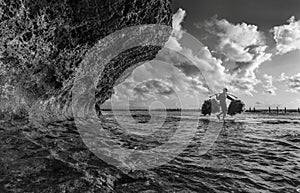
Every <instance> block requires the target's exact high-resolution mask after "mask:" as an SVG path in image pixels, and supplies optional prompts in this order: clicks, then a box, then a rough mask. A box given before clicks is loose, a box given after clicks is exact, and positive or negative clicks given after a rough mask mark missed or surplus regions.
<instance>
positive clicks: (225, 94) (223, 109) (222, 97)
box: [216, 88, 237, 121]
mask: <svg viewBox="0 0 300 193" xmlns="http://www.w3.org/2000/svg"><path fill="white" fill-rule="evenodd" d="M231 96H233V97H235V98H237V97H236V96H234V95H232V94H229V93H228V89H227V88H224V89H223V92H222V93H219V94H216V98H217V99H218V100H219V101H220V106H221V113H220V114H218V115H217V118H218V119H219V120H220V116H221V115H222V114H223V121H225V117H226V114H227V103H226V99H227V98H228V99H229V100H234V99H233V98H231Z"/></svg>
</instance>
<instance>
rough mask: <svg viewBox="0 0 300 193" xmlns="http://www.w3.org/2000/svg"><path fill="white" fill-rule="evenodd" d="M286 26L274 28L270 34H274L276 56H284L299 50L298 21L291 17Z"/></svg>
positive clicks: (299, 26) (299, 27) (299, 31)
mask: <svg viewBox="0 0 300 193" xmlns="http://www.w3.org/2000/svg"><path fill="white" fill-rule="evenodd" d="M287 22H288V24H285V25H281V26H276V27H274V28H273V29H272V30H271V32H273V34H274V40H275V41H276V49H277V52H278V54H285V53H288V52H291V51H293V50H298V49H300V20H298V21H296V19H295V17H294V16H293V17H291V18H290V19H289V20H288V21H287Z"/></svg>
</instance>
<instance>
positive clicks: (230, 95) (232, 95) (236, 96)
mask: <svg viewBox="0 0 300 193" xmlns="http://www.w3.org/2000/svg"><path fill="white" fill-rule="evenodd" d="M227 94H228V95H230V96H233V97H235V98H238V97H237V96H234V95H233V94H231V93H227Z"/></svg>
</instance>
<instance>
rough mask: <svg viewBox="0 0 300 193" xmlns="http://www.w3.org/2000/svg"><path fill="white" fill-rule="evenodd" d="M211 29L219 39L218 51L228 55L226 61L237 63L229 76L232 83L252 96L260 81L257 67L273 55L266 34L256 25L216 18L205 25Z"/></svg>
mask: <svg viewBox="0 0 300 193" xmlns="http://www.w3.org/2000/svg"><path fill="white" fill-rule="evenodd" d="M205 27H206V30H207V32H208V33H209V34H210V35H212V36H214V37H216V38H217V39H218V41H217V42H218V43H217V45H216V46H215V49H216V51H217V52H219V53H221V54H223V55H224V56H225V57H224V58H223V61H224V62H225V61H231V62H233V63H235V67H234V68H233V69H232V70H231V72H230V76H229V78H230V79H229V82H230V85H231V86H232V87H233V88H236V89H237V90H242V91H245V93H246V94H249V95H252V93H253V92H256V91H255V85H257V84H258V83H259V82H260V81H259V80H257V78H256V75H255V70H256V69H258V68H259V66H260V65H261V64H262V63H263V62H265V61H267V60H269V59H270V58H271V56H272V54H271V53H267V52H266V50H267V46H266V43H265V37H264V35H263V33H261V32H260V31H258V27H257V26H255V25H249V24H246V23H240V24H236V25H235V24H232V23H230V22H228V21H227V20H225V19H222V20H218V19H217V18H216V17H214V18H212V19H211V20H209V21H207V22H206V24H205Z"/></svg>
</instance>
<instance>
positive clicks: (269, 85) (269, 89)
mask: <svg viewBox="0 0 300 193" xmlns="http://www.w3.org/2000/svg"><path fill="white" fill-rule="evenodd" d="M263 78H264V85H263V87H264V88H265V93H267V94H270V95H276V92H275V91H276V90H277V88H276V87H275V86H274V85H273V77H272V76H271V75H267V74H264V76H263Z"/></svg>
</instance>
